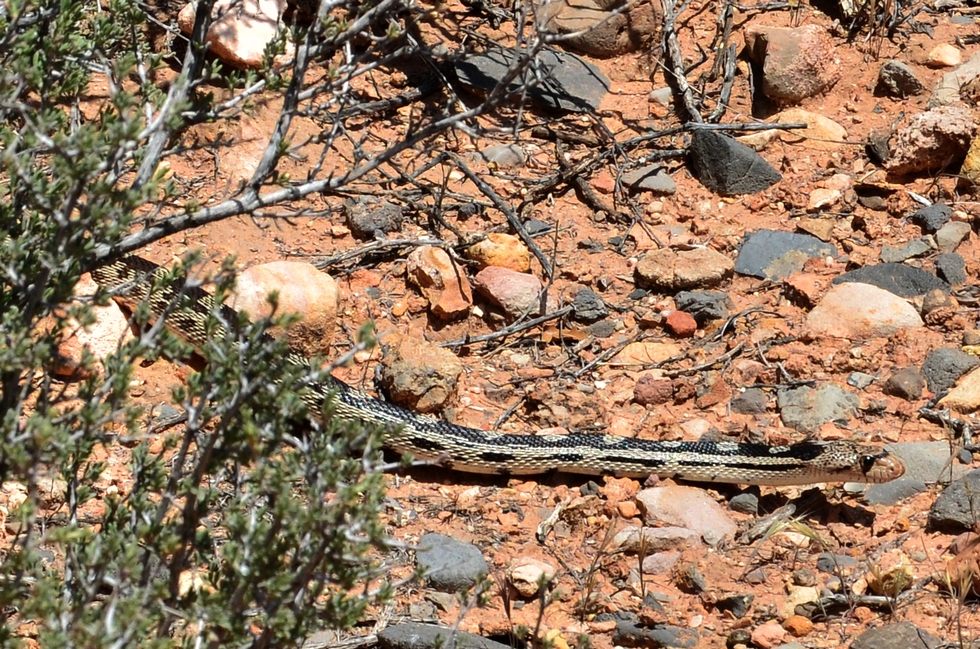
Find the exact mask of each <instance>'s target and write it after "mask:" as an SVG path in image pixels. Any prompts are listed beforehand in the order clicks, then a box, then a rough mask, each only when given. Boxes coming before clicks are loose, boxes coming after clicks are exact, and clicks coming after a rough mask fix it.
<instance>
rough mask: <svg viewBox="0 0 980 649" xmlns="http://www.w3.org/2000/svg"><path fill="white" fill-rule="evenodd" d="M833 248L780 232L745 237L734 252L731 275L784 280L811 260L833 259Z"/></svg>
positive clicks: (811, 238) (799, 235) (835, 253)
mask: <svg viewBox="0 0 980 649" xmlns="http://www.w3.org/2000/svg"><path fill="white" fill-rule="evenodd" d="M836 256H837V248H835V247H834V246H832V245H830V244H829V243H824V242H823V241H821V240H820V239H818V238H816V237H812V236H810V235H808V234H798V233H796V232H783V231H780V230H758V231H756V232H751V233H749V234H746V235H745V241H743V242H742V246H741V247H740V248H739V249H738V257H737V258H736V259H735V272H736V273H738V274H740V275H751V276H752V277H759V278H761V279H772V280H777V279H785V278H786V277H789V276H790V275H792V274H793V273H795V272H796V271H798V270H801V269H802V268H803V264H804V263H806V260H807V259H811V258H813V257H836Z"/></svg>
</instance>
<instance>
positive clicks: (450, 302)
mask: <svg viewBox="0 0 980 649" xmlns="http://www.w3.org/2000/svg"><path fill="white" fill-rule="evenodd" d="M407 271H408V279H409V281H411V282H412V283H413V284H415V286H417V287H418V289H419V290H420V291H421V292H422V295H424V296H425V299H426V300H428V302H429V308H430V309H431V311H432V315H434V316H436V317H437V318H440V319H442V320H449V319H451V318H455V317H456V316H459V315H462V314H465V313H467V312H468V311H469V308H470V306H471V305H472V304H473V290H472V289H471V288H470V282H469V280H468V279H467V278H466V273H464V272H463V270H462V269H461V268H460V267H459V266H457V265H456V263H455V262H454V261H453V260H452V259H451V258H450V257H449V254H448V253H446V251H445V250H443V249H442V248H436V247H435V246H421V247H419V248H416V249H415V250H413V251H412V253H411V254H410V255H409V256H408V268H407Z"/></svg>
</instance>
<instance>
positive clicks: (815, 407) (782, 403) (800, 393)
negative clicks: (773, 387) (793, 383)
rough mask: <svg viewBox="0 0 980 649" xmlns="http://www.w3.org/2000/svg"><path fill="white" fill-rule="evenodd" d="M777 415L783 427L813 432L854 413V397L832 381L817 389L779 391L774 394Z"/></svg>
mask: <svg viewBox="0 0 980 649" xmlns="http://www.w3.org/2000/svg"><path fill="white" fill-rule="evenodd" d="M776 405H777V406H778V407H779V417H780V419H782V420H783V423H784V424H786V426H788V427H790V428H792V429H793V430H798V431H801V432H805V433H815V432H816V431H818V430H820V427H821V426H823V425H824V424H826V423H827V422H831V421H839V422H847V421H849V420H850V419H851V418H852V417H853V416H854V415H855V414H856V413H857V409H858V406H859V405H860V402H859V400H858V398H857V397H856V396H855V395H853V394H851V393H850V392H848V391H847V390H844V389H842V388H839V387H837V386H836V385H833V384H829V383H828V384H826V385H822V386H820V387H819V388H816V389H814V388H808V387H802V388H794V389H791V390H780V391H779V392H778V393H777V395H776Z"/></svg>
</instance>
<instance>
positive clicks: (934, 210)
mask: <svg viewBox="0 0 980 649" xmlns="http://www.w3.org/2000/svg"><path fill="white" fill-rule="evenodd" d="M951 218H953V208H951V207H950V206H949V205H946V204H945V203H935V204H933V205H929V206H928V207H923V208H922V209H920V210H918V211H917V212H913V213H912V214H910V215H909V220H910V221H912V223H915V224H916V225H917V226H919V227H920V228H922V231H923V232H925V233H927V234H932V233H933V232H935V231H936V230H938V229H939V228H941V227H943V226H944V225H946V223H947V221H949V220H950V219H951Z"/></svg>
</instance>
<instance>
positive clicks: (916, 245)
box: [881, 237, 935, 263]
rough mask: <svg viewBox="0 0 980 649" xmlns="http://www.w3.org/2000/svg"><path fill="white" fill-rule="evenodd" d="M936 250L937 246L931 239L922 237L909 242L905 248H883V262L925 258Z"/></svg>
mask: <svg viewBox="0 0 980 649" xmlns="http://www.w3.org/2000/svg"><path fill="white" fill-rule="evenodd" d="M934 249H935V246H934V245H933V243H932V242H931V241H930V240H929V239H927V238H925V237H920V238H918V239H913V240H912V241H909V242H908V243H906V244H905V245H904V246H898V247H896V246H882V247H881V260H882V261H883V262H885V263H898V262H903V261H906V260H909V259H915V258H916V257H925V256H926V255H928V254H930V253H931V252H932V251H933V250H934Z"/></svg>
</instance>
